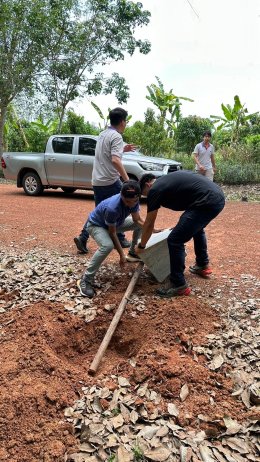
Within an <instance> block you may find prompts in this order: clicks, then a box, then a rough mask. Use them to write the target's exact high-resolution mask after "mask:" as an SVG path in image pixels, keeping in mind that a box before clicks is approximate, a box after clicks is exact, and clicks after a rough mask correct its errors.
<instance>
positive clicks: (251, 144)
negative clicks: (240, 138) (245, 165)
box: [245, 135, 260, 162]
mask: <svg viewBox="0 0 260 462" xmlns="http://www.w3.org/2000/svg"><path fill="white" fill-rule="evenodd" d="M245 141H246V144H247V146H248V148H249V150H250V151H251V152H252V159H254V160H256V161H258V162H259V161H260V135H249V136H247V138H246V139H245Z"/></svg>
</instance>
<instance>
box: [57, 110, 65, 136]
mask: <svg viewBox="0 0 260 462" xmlns="http://www.w3.org/2000/svg"><path fill="white" fill-rule="evenodd" d="M65 107H66V106H65ZM65 107H64V106H62V108H61V111H60V112H59V126H58V133H60V132H61V127H62V123H63V119H64V115H65Z"/></svg>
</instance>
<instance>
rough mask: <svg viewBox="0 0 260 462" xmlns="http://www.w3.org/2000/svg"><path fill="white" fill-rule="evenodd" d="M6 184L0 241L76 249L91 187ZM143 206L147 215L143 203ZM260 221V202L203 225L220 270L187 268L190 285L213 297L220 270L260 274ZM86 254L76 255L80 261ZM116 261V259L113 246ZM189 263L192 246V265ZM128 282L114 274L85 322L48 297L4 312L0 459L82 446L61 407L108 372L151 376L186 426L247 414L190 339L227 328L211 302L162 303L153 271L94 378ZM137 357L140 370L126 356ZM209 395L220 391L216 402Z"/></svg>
mask: <svg viewBox="0 0 260 462" xmlns="http://www.w3.org/2000/svg"><path fill="white" fill-rule="evenodd" d="M0 188H1V189H0V191H1V214H0V219H1V239H2V248H3V247H6V248H7V249H8V247H10V246H13V245H17V244H19V249H20V250H19V252H21V253H22V252H23V251H25V250H28V249H31V248H35V247H37V248H40V249H42V250H44V249H45V248H46V249H51V250H55V251H59V252H61V253H62V254H64V253H68V254H71V255H75V254H76V251H75V248H74V244H73V237H74V236H75V235H77V234H78V232H79V231H80V229H81V227H82V225H83V223H84V220H85V218H86V216H87V213H88V212H89V211H90V210H92V209H93V206H94V202H93V196H92V195H91V193H89V194H85V193H81V192H80V193H76V194H74V195H73V196H71V197H69V196H67V197H66V196H65V195H64V193H61V192H59V191H54V192H51V191H46V192H45V193H44V195H43V196H41V197H35V198H31V197H28V196H26V195H25V194H24V193H23V192H22V191H21V190H17V188H16V187H15V186H13V185H0ZM142 210H143V215H144V216H145V204H142ZM178 215H179V214H177V213H173V212H170V211H168V210H165V209H164V210H161V211H160V214H159V219H158V221H157V227H169V226H174V224H175V223H176V220H177V217H178ZM257 219H258V224H259V205H258V204H254V203H246V202H240V203H238V202H237V203H235V202H232V203H227V205H226V208H225V210H224V211H223V212H222V214H221V215H220V216H219V217H218V218H217V219H216V220H215V221H214V222H213V223H211V224H210V225H209V227H208V232H207V235H208V241H209V252H210V256H211V262H212V266H213V268H214V277H213V278H211V279H210V280H204V279H198V278H197V277H196V276H194V275H187V279H188V282H189V284H190V285H191V286H192V287H194V286H196V287H197V288H199V289H201V291H203V293H206V294H207V296H210V294H211V293H212V292H213V290H215V289H216V288H217V287H218V284H219V283H220V282H221V283H223V280H222V279H221V277H222V275H223V274H225V275H226V276H228V277H239V275H240V274H244V273H246V274H251V275H253V276H257V275H258V270H259V253H258V251H259V247H258V243H257V231H256V229H257ZM258 229H259V226H258ZM129 237H130V236H129ZM89 247H90V250H91V251H93V250H94V249H95V243H94V242H93V241H90V245H89ZM84 259H85V257H84V256H79V267H81V266H82V262H83V261H84ZM111 260H114V261H117V254H116V253H115V252H113V254H112V256H111V258H110V262H111ZM192 261H193V255H192V245H191V244H188V258H187V265H189V264H190V263H192ZM129 265H130V264H129ZM129 268H130V267H129ZM131 268H132V266H131ZM107 279H109V274H108V275H107ZM128 282H129V281H124V280H121V279H119V278H118V279H116V280H114V281H112V287H111V290H110V291H109V294H108V293H106V300H105V302H104V299H103V297H102V295H101V296H98V297H97V298H96V300H95V304H96V306H97V307H98V308H99V314H98V316H97V317H96V318H95V319H94V321H92V322H91V323H89V324H86V323H85V322H84V321H83V320H82V319H79V318H77V316H75V315H71V314H69V313H68V312H66V311H64V309H63V306H62V305H60V304H57V303H50V302H47V301H46V302H39V303H35V304H28V306H27V307H26V308H23V309H18V308H16V309H13V310H10V311H9V312H6V313H2V314H0V326H1V330H0V345H1V378H0V387H1V395H0V440H1V446H0V460H1V461H2V460H3V461H8V462H39V461H42V462H54V461H55V462H62V461H63V460H64V454H65V453H66V452H71V451H72V452H73V450H75V447H76V441H75V438H74V436H73V429H72V428H71V426H70V425H69V424H67V423H65V422H64V419H63V412H64V408H65V407H67V406H69V405H72V404H73V402H74V401H75V400H76V399H78V398H79V394H80V390H81V387H82V386H83V385H89V384H91V383H96V384H100V385H102V383H103V380H104V379H105V378H106V377H107V376H108V375H111V374H115V375H123V376H126V377H128V378H129V380H130V382H131V385H132V387H133V388H134V386H136V384H139V383H142V382H143V381H146V380H147V379H149V387H150V388H151V389H154V390H156V391H158V392H160V393H161V394H162V396H163V397H164V398H165V400H166V401H167V400H168V401H172V402H175V403H176V404H177V405H178V408H179V409H180V416H179V421H178V423H179V424H180V425H183V426H186V427H193V428H198V427H199V422H198V419H197V418H196V417H197V415H198V414H201V413H203V414H205V415H206V414H209V415H211V416H216V418H219V416H223V415H224V414H229V415H231V416H234V417H236V418H237V419H241V420H243V419H244V418H245V417H246V416H247V412H246V409H245V408H244V407H243V405H242V404H241V402H239V401H237V400H236V398H235V397H232V396H231V391H232V382H231V380H230V379H228V378H226V377H225V374H224V373H223V371H222V373H216V372H212V371H210V370H209V369H208V368H206V367H205V362H206V360H205V358H203V356H199V357H198V358H197V357H196V356H195V355H194V354H193V352H192V345H201V344H202V343H203V342H205V336H206V335H207V334H209V333H214V332H217V330H218V329H219V328H220V325H221V322H220V319H219V318H218V316H217V314H216V312H215V311H214V310H213V309H212V308H211V306H210V304H209V303H208V299H205V300H202V299H201V298H199V297H198V296H197V295H192V296H191V297H180V298H178V299H174V300H159V299H157V298H154V297H153V291H154V288H155V287H156V284H155V283H153V282H152V281H150V282H149V280H148V279H147V278H146V279H144V278H140V279H139V281H138V283H137V285H136V288H135V294H137V295H146V296H147V300H148V302H147V307H146V308H147V310H146V311H144V312H140V313H138V318H136V317H135V318H133V317H132V316H131V309H132V308H131V305H128V306H127V308H126V311H125V313H124V315H123V317H122V320H121V322H120V324H119V326H118V328H117V331H116V333H115V336H114V337H113V339H112V342H111V345H110V347H109V349H108V351H107V353H106V355H105V358H104V360H103V362H102V364H101V366H100V369H99V371H98V374H97V375H96V376H95V377H90V376H89V375H88V373H87V371H88V368H89V365H90V363H91V361H92V359H93V357H94V355H95V353H96V351H97V349H98V346H99V344H100V342H101V340H102V338H103V336H104V334H105V332H106V329H107V327H108V325H109V322H110V320H111V319H112V316H113V314H112V313H107V312H106V311H103V306H104V303H107V302H108V301H109V303H111V304H115V305H116V306H117V305H118V304H119V303H120V301H121V298H122V296H123V294H124V292H125V290H126V287H127V285H128ZM224 295H225V294H224V293H223V296H224ZM3 296H7V294H2V297H3ZM108 297H109V300H108ZM223 302H224V300H223ZM133 356H134V357H135V359H136V361H137V363H136V367H135V368H133V367H132V366H130V365H129V362H128V360H129V358H130V357H133ZM185 383H187V384H188V387H189V390H190V394H189V396H188V398H187V399H186V400H185V401H184V402H183V403H181V402H180V400H179V392H180V388H181V386H183V385H184V384H185ZM111 386H112V385H111ZM133 388H132V389H133ZM209 396H214V400H215V405H214V406H212V405H210V404H209ZM162 406H163V405H162ZM200 428H201V427H200Z"/></svg>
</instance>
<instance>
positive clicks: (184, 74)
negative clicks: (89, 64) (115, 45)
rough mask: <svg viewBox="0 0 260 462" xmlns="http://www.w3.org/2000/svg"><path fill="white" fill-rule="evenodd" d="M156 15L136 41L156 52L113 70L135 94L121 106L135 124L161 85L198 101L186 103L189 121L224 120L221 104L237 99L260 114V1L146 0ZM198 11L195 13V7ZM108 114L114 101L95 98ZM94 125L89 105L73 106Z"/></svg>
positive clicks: (146, 6)
mask: <svg viewBox="0 0 260 462" xmlns="http://www.w3.org/2000/svg"><path fill="white" fill-rule="evenodd" d="M141 3H142V4H143V6H144V9H147V10H149V11H150V12H151V21H150V23H149V25H148V26H147V27H144V28H142V29H141V30H138V31H137V32H136V34H135V36H136V37H137V38H143V39H144V38H147V39H148V40H149V41H150V42H151V45H152V49H151V52H150V53H149V54H148V55H146V56H144V55H141V54H140V53H137V52H136V53H135V54H134V55H133V56H132V57H127V58H126V59H125V61H124V62H120V63H115V64H111V65H110V66H109V68H108V69H107V72H108V73H112V72H118V73H119V74H120V75H122V76H124V77H125V78H126V80H127V84H128V86H129V88H130V98H129V100H128V103H127V104H125V105H122V106H123V107H124V108H125V109H127V110H128V112H129V114H131V115H132V121H135V120H144V112H145V111H146V109H147V108H148V107H153V108H155V107H154V106H153V105H152V104H151V103H150V102H149V101H148V100H147V99H146V98H145V97H146V95H147V94H148V92H147V89H146V86H147V85H151V84H152V83H157V82H156V79H155V76H158V77H159V78H160V79H161V81H162V83H163V85H164V88H165V90H166V91H169V90H170V89H172V90H173V93H174V94H176V95H178V96H187V97H189V98H192V99H194V102H193V103H190V102H183V105H182V113H183V115H184V116H188V115H190V114H191V115H193V114H196V115H199V116H201V117H209V116H210V114H215V115H219V114H221V107H220V106H221V103H224V104H227V103H230V104H232V103H233V98H234V95H236V94H238V95H239V97H240V99H241V102H242V103H246V107H247V108H248V110H249V112H256V111H260V0H143V1H142V2H141ZM189 3H190V4H191V5H192V7H193V9H194V10H195V11H193V9H192V8H191V6H190V4H189ZM93 101H94V102H95V103H96V104H98V106H99V107H100V108H101V109H102V111H103V112H106V111H107V108H108V107H111V108H113V107H115V106H118V103H117V101H116V99H115V98H114V97H111V96H99V97H95V98H93ZM74 108H75V111H76V112H77V113H80V114H82V115H84V117H85V119H86V120H88V121H89V122H95V123H97V122H98V121H99V120H100V119H99V117H98V115H97V114H96V112H95V110H94V109H93V108H92V107H91V105H90V103H89V102H88V101H87V100H86V99H85V100H84V102H81V103H79V104H74Z"/></svg>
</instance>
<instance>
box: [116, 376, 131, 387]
mask: <svg viewBox="0 0 260 462" xmlns="http://www.w3.org/2000/svg"><path fill="white" fill-rule="evenodd" d="M118 383H119V385H120V387H130V383H129V381H128V380H127V379H126V378H125V377H118Z"/></svg>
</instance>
